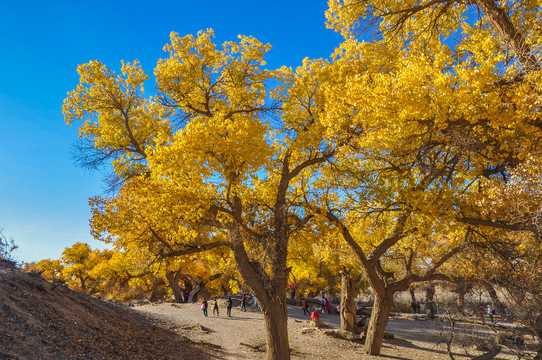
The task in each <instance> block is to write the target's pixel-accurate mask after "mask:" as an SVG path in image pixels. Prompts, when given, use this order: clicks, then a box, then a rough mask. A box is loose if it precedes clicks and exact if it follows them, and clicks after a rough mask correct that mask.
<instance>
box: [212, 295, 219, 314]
mask: <svg viewBox="0 0 542 360" xmlns="http://www.w3.org/2000/svg"><path fill="white" fill-rule="evenodd" d="M215 311H216V316H218V317H220V314H219V313H218V299H217V298H216V296H215V299H214V300H213V315H214V314H215Z"/></svg>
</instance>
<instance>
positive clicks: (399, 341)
mask: <svg viewBox="0 0 542 360" xmlns="http://www.w3.org/2000/svg"><path fill="white" fill-rule="evenodd" d="M135 309H136V311H139V312H142V313H144V314H146V315H147V316H150V317H151V318H158V319H161V321H164V322H165V323H167V324H169V325H168V327H169V328H170V329H172V330H174V331H176V332H178V333H180V334H181V335H183V336H186V337H187V338H189V339H191V340H195V341H205V342H209V343H212V344H216V345H218V346H220V347H222V349H223V353H222V354H221V356H222V358H223V359H250V360H252V359H262V358H264V357H265V356H264V353H263V352H259V351H254V350H253V349H251V348H250V347H248V346H245V345H243V344H249V345H257V344H263V343H264V339H265V336H264V331H263V322H262V315H261V313H260V312H259V311H255V310H252V309H249V311H247V312H242V311H240V308H239V307H236V308H234V309H233V310H232V317H231V318H230V317H227V316H226V308H225V303H224V304H223V303H222V302H221V306H220V316H219V317H217V316H213V315H212V312H211V311H210V313H209V316H208V317H204V316H203V314H202V311H201V310H200V308H199V304H171V303H162V304H158V305H144V306H138V307H136V308H135ZM288 313H289V319H288V332H289V339H290V348H291V349H292V359H326V360H328V359H334V360H338V359H375V357H371V356H365V355H362V347H363V345H362V344H360V343H356V342H353V341H349V340H343V339H337V338H334V337H331V336H329V335H326V334H324V333H323V332H321V331H318V330H316V331H311V332H309V333H302V329H303V328H307V327H310V324H309V322H308V316H304V315H303V312H302V310H301V309H300V308H299V307H294V306H289V307H288ZM321 320H322V321H324V322H325V323H326V324H329V325H330V328H331V329H333V328H335V329H337V328H339V321H340V320H339V316H338V315H333V314H331V315H328V314H321ZM443 326H444V325H443V323H441V322H438V321H428V320H425V319H416V318H414V317H410V318H400V319H390V322H389V324H388V327H387V331H388V332H391V333H393V334H394V335H395V338H393V339H387V340H385V341H384V344H383V347H382V352H381V358H385V359H419V360H429V359H435V360H439V359H450V357H449V356H448V353H447V351H446V345H444V344H441V345H437V342H438V341H437V336H438V334H439V333H441V332H442V330H443ZM465 330H468V327H467V328H466V329H465ZM468 352H469V353H470V355H473V356H474V355H480V354H482V353H481V352H479V351H477V350H475V349H474V348H469V349H468ZM453 355H454V357H455V358H456V359H471V358H472V357H470V356H466V355H465V353H464V349H461V348H455V349H453ZM512 358H514V357H513V356H512V354H511V353H510V352H508V353H507V352H503V353H501V354H500V355H499V356H497V357H496V359H512Z"/></svg>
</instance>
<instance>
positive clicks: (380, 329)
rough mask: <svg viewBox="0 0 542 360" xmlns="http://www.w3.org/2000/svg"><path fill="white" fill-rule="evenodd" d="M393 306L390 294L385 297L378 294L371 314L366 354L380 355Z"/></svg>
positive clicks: (366, 340)
mask: <svg viewBox="0 0 542 360" xmlns="http://www.w3.org/2000/svg"><path fill="white" fill-rule="evenodd" d="M392 304H393V295H391V294H388V293H386V294H383V295H379V294H376V296H375V302H374V305H373V310H372V312H371V320H370V321H369V327H368V328H367V337H366V338H365V347H364V348H363V351H364V352H365V353H366V354H369V355H380V348H381V347H382V341H384V334H385V333H386V326H387V325H388V317H389V314H390V310H391V306H392Z"/></svg>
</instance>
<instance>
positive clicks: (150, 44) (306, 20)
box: [0, 0, 341, 262]
mask: <svg viewBox="0 0 542 360" xmlns="http://www.w3.org/2000/svg"><path fill="white" fill-rule="evenodd" d="M325 9H326V1H324V0H303V1H301V0H299V1H296V0H290V1H256V0H254V1H211V0H208V1H205V2H195V1H181V0H178V1H153V2H150V1H148V2H145V1H131V2H126V1H125V2H120V1H118V2H113V1H92V2H82V1H46V2H45V1H24V2H15V1H11V2H4V3H3V4H2V11H1V12H0V24H1V28H0V46H1V47H0V49H1V56H0V167H1V175H0V228H3V232H4V234H5V235H7V236H11V237H13V238H14V239H15V243H16V244H17V245H18V246H19V249H17V250H16V251H15V252H14V253H13V256H14V258H15V259H16V260H18V261H24V262H30V261H37V260H40V259H43V258H59V257H60V255H61V253H62V251H63V250H64V248H65V247H67V246H70V245H72V244H73V243H75V242H88V243H90V244H91V246H92V247H103V245H101V244H100V243H99V242H96V241H94V240H93V239H92V238H91V236H90V234H89V218H90V209H89V206H88V198H89V197H90V196H94V195H99V194H101V193H102V192H103V189H102V178H103V174H100V173H89V172H88V171H85V170H84V169H81V168H78V167H76V166H75V165H74V163H73V159H72V156H71V154H70V153H71V151H72V144H73V142H74V141H75V139H76V137H77V128H76V127H73V126H68V125H66V124H65V123H64V121H63V115H62V110H61V107H62V101H63V99H64V98H65V97H66V93H67V92H68V91H70V90H71V89H73V88H74V87H75V86H76V84H77V82H78V77H77V73H76V68H77V65H78V64H81V63H85V62H88V61H89V60H100V61H102V62H103V63H105V64H106V65H107V66H108V67H110V68H112V69H119V68H120V61H121V60H126V61H133V60H134V59H139V61H140V62H141V64H142V66H143V69H144V70H145V71H146V72H147V73H148V74H152V71H153V69H154V66H155V65H156V61H157V60H158V59H159V58H161V57H165V56H166V54H165V53H164V52H163V51H162V48H163V46H164V45H165V44H166V43H167V42H168V40H169V33H170V32H171V31H175V32H177V33H179V34H180V35H185V34H196V33H197V32H198V31H199V30H202V29H207V28H213V29H214V30H215V36H216V39H215V40H216V42H217V43H222V42H224V41H230V40H236V37H237V35H238V34H244V35H252V36H254V37H256V38H257V39H259V40H260V41H262V42H268V43H270V44H271V45H272V46H273V50H271V51H270V52H269V53H268V56H267V58H266V60H267V62H268V66H269V67H270V68H276V67H279V66H281V65H287V66H291V67H296V66H299V65H301V61H302V59H303V58H305V57H309V58H319V57H328V56H329V55H330V54H331V53H332V52H333V50H334V48H335V47H336V46H338V45H339V43H340V40H341V39H340V37H339V35H338V34H336V33H334V32H333V31H332V30H329V29H326V28H325V23H324V21H325V18H324V11H325Z"/></svg>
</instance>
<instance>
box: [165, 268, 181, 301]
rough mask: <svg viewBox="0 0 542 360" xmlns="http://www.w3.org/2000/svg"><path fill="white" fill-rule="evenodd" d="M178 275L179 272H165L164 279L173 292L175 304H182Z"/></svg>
mask: <svg viewBox="0 0 542 360" xmlns="http://www.w3.org/2000/svg"><path fill="white" fill-rule="evenodd" d="M180 275H181V270H178V271H167V272H166V279H167V281H168V285H169V287H170V288H171V290H172V291H173V297H174V298H175V302H177V303H182V302H183V300H184V299H183V293H182V291H181V287H180V286H179V278H180Z"/></svg>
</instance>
